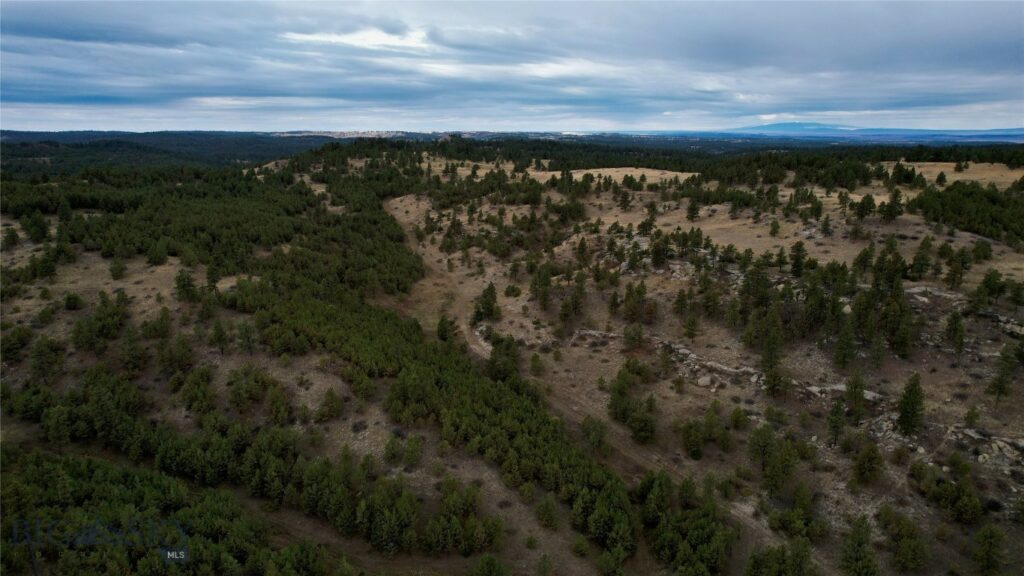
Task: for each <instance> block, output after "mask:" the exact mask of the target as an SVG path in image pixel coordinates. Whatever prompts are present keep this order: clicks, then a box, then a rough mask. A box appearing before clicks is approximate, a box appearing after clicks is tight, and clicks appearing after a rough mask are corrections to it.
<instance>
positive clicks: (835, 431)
mask: <svg viewBox="0 0 1024 576" xmlns="http://www.w3.org/2000/svg"><path fill="white" fill-rule="evenodd" d="M845 426H846V408H844V407H843V402H842V400H838V399H836V400H835V401H834V402H832V409H831V410H829V412H828V435H829V440H830V441H831V443H832V445H833V446H835V445H836V444H838V443H839V437H840V436H842V435H843V428H844V427H845Z"/></svg>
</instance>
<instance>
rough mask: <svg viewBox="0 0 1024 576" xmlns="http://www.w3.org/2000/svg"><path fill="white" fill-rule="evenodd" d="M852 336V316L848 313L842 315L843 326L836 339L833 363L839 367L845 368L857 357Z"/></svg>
mask: <svg viewBox="0 0 1024 576" xmlns="http://www.w3.org/2000/svg"><path fill="white" fill-rule="evenodd" d="M853 338H854V336H853V318H851V316H850V315H849V314H846V315H844V319H843V327H842V329H841V330H840V331H839V338H838V339H837V340H836V349H835V356H834V358H835V363H836V366H839V367H840V368H846V367H847V366H849V365H850V363H851V362H853V361H854V359H856V357H857V351H856V348H855V343H854V339H853Z"/></svg>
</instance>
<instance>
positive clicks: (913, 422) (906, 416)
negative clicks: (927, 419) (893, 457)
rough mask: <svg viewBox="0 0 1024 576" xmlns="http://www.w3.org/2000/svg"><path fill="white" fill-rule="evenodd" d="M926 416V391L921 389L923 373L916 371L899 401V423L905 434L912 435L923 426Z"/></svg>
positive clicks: (904, 388)
mask: <svg viewBox="0 0 1024 576" xmlns="http://www.w3.org/2000/svg"><path fill="white" fill-rule="evenodd" d="M923 417H924V391H923V390H922V389H921V375H920V374H917V373H914V375H913V376H911V377H910V380H908V381H907V384H906V386H904V387H903V394H901V395H900V401H899V419H898V420H897V424H898V425H899V428H900V431H901V432H903V434H906V435H908V436H909V435H910V434H913V433H915V432H917V431H918V430H919V429H920V428H921V420H922V418H923Z"/></svg>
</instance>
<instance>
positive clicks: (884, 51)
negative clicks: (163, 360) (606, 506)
mask: <svg viewBox="0 0 1024 576" xmlns="http://www.w3.org/2000/svg"><path fill="white" fill-rule="evenodd" d="M0 12H2V14H0V16H2V19H0V52H2V53H0V58H2V60H0V73H2V74H0V98H2V110H0V122H2V124H3V127H4V128H11V129H78V128H92V129H110V128H119V129H134V130H149V129H192V128H196V129H251V130H289V129H322V130H333V129H407V130H449V129H456V130H457V129H480V130H486V129H501V130H515V129H524V130H606V129H631V128H632V129H706V128H722V127H731V126H737V125H743V124H756V123H762V122H766V121H774V120H801V119H803V120H814V121H824V122H843V123H849V124H857V125H865V126H868V125H871V126H902V127H939V128H987V127H1007V126H1021V125H1024V4H1022V3H1013V2H1004V3H981V2H971V3H802V2H801V3H765V2H759V3H739V2H737V3H696V2H694V3H650V4H648V3H639V2H628V3H627V2H623V3H586V4H584V3H554V4H552V3H501V4H497V3H476V4H468V3H458V4H437V3H417V4H391V3H370V4H327V3H310V4H296V3H287V4H268V3H248V2H246V3H241V2H238V3H201V4H200V3H163V2H161V3H128V2H106V3H84V2H75V3H51V2H32V3H22V2H4V3H3V4H2V5H0Z"/></svg>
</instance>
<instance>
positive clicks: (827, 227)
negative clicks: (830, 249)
mask: <svg viewBox="0 0 1024 576" xmlns="http://www.w3.org/2000/svg"><path fill="white" fill-rule="evenodd" d="M821 233H822V235H824V236H826V237H831V236H832V217H831V216H829V215H828V214H826V215H825V218H823V219H822V220H821Z"/></svg>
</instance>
